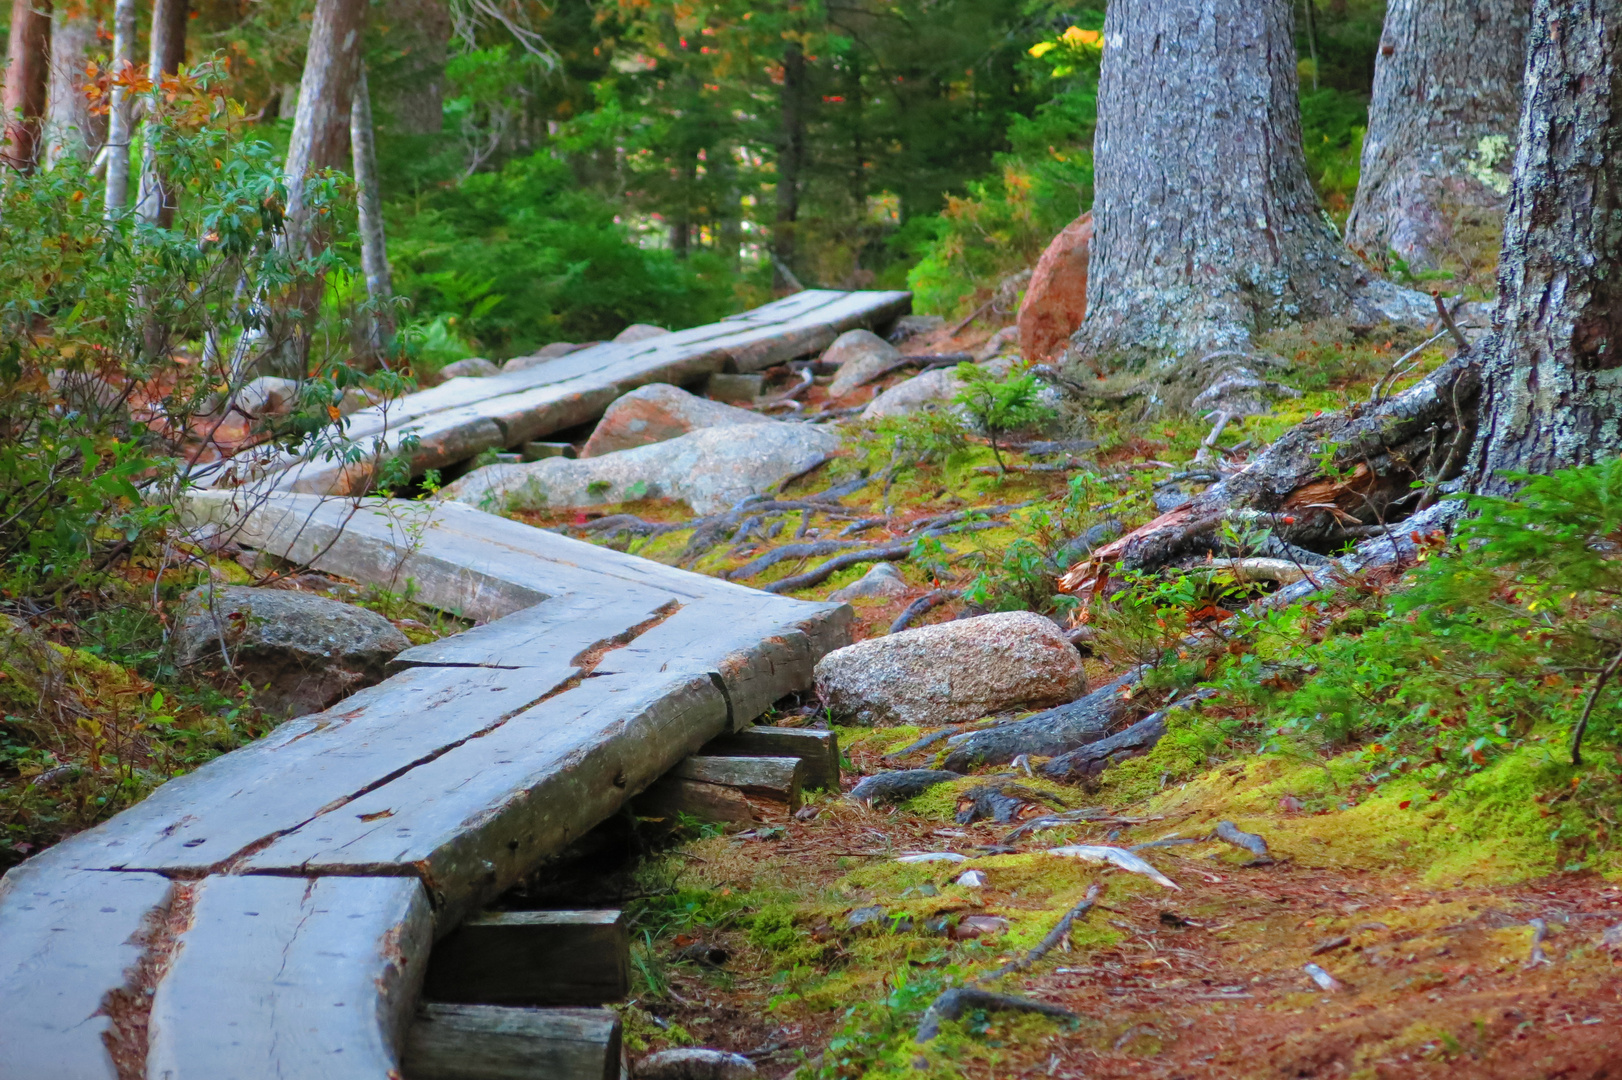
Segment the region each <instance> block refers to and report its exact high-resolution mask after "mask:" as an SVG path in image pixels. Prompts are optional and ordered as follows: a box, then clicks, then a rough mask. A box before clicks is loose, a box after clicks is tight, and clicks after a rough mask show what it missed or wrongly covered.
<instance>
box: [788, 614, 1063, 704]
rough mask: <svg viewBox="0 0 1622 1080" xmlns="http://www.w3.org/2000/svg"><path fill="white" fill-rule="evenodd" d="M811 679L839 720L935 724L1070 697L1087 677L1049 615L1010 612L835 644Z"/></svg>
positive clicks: (1050, 702) (1054, 702)
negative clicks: (850, 643)
mask: <svg viewBox="0 0 1622 1080" xmlns="http://www.w3.org/2000/svg"><path fill="white" fill-rule="evenodd" d="M816 684H817V694H818V695H819V696H820V698H821V699H822V702H823V704H824V705H826V706H827V707H828V708H829V709H830V710H832V712H833V714H834V716H836V717H840V718H846V719H849V720H851V721H853V722H854V723H858V724H928V725H931V726H939V725H941V724H953V723H958V722H961V721H964V720H976V719H979V718H980V717H982V716H986V715H988V714H990V713H994V712H1000V711H1002V710H1005V709H1013V708H1045V707H1047V706H1050V705H1060V704H1063V703H1065V702H1069V701H1074V700H1075V699H1076V698H1077V697H1079V696H1080V695H1081V693H1082V691H1083V689H1085V687H1086V677H1085V675H1084V673H1083V670H1082V665H1081V656H1080V654H1078V653H1077V652H1076V650H1075V649H1074V648H1072V647H1071V645H1070V642H1068V641H1066V640H1065V637H1064V635H1063V634H1062V633H1061V632H1060V631H1059V628H1058V627H1056V626H1054V625H1053V622H1052V621H1051V620H1049V619H1045V618H1043V617H1042V616H1040V615H1036V614H1033V613H1032V612H1029V611H1010V612H1002V613H999V614H995V615H982V616H979V617H978V618H973V619H960V620H957V621H955V622H949V623H941V624H938V625H935V626H925V627H920V628H918V629H915V630H907V631H903V632H902V633H899V634H890V635H887V636H885V637H881V638H870V639H868V640H867V641H860V642H857V643H856V644H855V645H847V646H846V647H845V648H843V649H835V650H834V651H833V652H831V653H829V654H828V655H827V656H824V657H823V658H822V660H821V661H820V662H818V664H817V667H816Z"/></svg>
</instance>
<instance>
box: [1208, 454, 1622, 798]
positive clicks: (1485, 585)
mask: <svg viewBox="0 0 1622 1080" xmlns="http://www.w3.org/2000/svg"><path fill="white" fill-rule="evenodd" d="M1518 479H1522V480H1525V481H1526V485H1525V487H1524V488H1522V490H1521V491H1520V492H1519V493H1518V494H1517V495H1516V496H1514V497H1513V498H1507V499H1506V498H1475V499H1472V500H1471V508H1472V509H1473V510H1474V511H1476V512H1477V513H1478V514H1479V516H1478V517H1476V518H1475V519H1473V520H1470V521H1467V522H1466V523H1465V524H1464V525H1463V526H1462V528H1461V530H1460V538H1459V540H1458V541H1457V543H1455V544H1453V545H1451V546H1449V547H1447V548H1444V549H1440V550H1437V551H1436V552H1435V554H1434V555H1433V556H1432V557H1431V558H1429V559H1427V560H1426V562H1425V563H1424V565H1422V566H1421V567H1419V568H1418V569H1417V570H1415V571H1413V572H1412V577H1413V583H1412V584H1411V585H1410V586H1409V587H1407V588H1404V589H1403V590H1401V591H1399V592H1397V593H1394V594H1392V595H1391V596H1389V597H1385V598H1383V600H1382V598H1381V597H1379V596H1378V595H1377V594H1370V597H1369V599H1368V601H1367V606H1365V607H1362V608H1353V609H1351V610H1350V611H1348V612H1346V613H1345V614H1344V615H1341V616H1340V617H1339V618H1337V619H1334V620H1329V621H1324V620H1322V619H1319V618H1316V617H1314V616H1313V615H1312V614H1311V613H1310V611H1308V610H1303V609H1295V610H1292V611H1288V612H1275V613H1270V614H1268V615H1265V616H1262V617H1260V618H1258V619H1256V620H1254V621H1253V623H1252V625H1251V627H1250V630H1249V634H1250V636H1251V637H1252V638H1254V640H1255V641H1256V642H1257V647H1256V652H1255V653H1253V654H1251V655H1249V656H1247V657H1245V658H1244V659H1243V660H1242V661H1241V662H1239V663H1237V664H1236V665H1235V666H1234V667H1233V668H1232V669H1230V670H1229V671H1228V672H1227V674H1226V675H1225V676H1224V677H1223V678H1222V680H1221V681H1220V685H1221V686H1222V688H1223V689H1224V690H1226V691H1227V692H1228V693H1229V694H1230V695H1231V696H1232V697H1233V698H1234V699H1235V700H1238V701H1248V702H1251V703H1253V704H1256V705H1259V706H1261V707H1262V708H1263V710H1264V713H1263V715H1264V716H1265V717H1266V719H1265V724H1266V728H1267V731H1268V732H1269V736H1268V738H1269V739H1270V740H1271V741H1269V742H1268V743H1267V744H1266V745H1267V746H1276V747H1282V746H1286V745H1289V744H1290V743H1291V742H1297V743H1305V744H1306V745H1309V746H1316V747H1321V748H1323V749H1327V750H1341V749H1344V748H1346V747H1348V746H1352V745H1355V744H1357V743H1359V742H1364V741H1369V740H1373V744H1372V746H1371V748H1370V749H1369V751H1368V753H1369V768H1370V776H1371V779H1372V781H1373V782H1383V781H1385V780H1387V779H1392V778H1395V777H1398V776H1406V777H1408V778H1410V779H1412V780H1417V781H1419V782H1421V783H1423V784H1425V785H1426V786H1429V787H1432V788H1446V787H1450V786H1452V785H1454V784H1457V783H1460V782H1461V781H1463V780H1464V779H1466V778H1468V777H1470V776H1473V775H1475V774H1477V773H1480V772H1482V771H1483V770H1487V769H1490V768H1492V767H1493V766H1494V764H1495V763H1496V762H1498V761H1499V760H1500V759H1503V758H1505V757H1506V756H1510V755H1513V754H1514V753H1515V752H1516V751H1517V750H1519V749H1521V748H1523V747H1531V746H1535V745H1539V744H1544V743H1548V744H1550V745H1549V747H1548V749H1547V750H1546V751H1545V757H1548V758H1552V759H1554V760H1561V759H1564V760H1565V761H1568V762H1569V760H1570V754H1569V751H1557V750H1556V749H1555V748H1556V747H1560V746H1562V745H1563V744H1565V743H1566V742H1568V741H1569V739H1570V734H1571V731H1572V728H1573V726H1574V724H1575V723H1576V720H1577V718H1578V716H1579V715H1580V714H1581V712H1582V710H1583V707H1584V705H1585V702H1586V700H1587V698H1588V696H1589V695H1590V694H1591V693H1593V687H1594V677H1595V675H1596V674H1597V673H1598V672H1599V671H1600V670H1601V669H1602V668H1604V667H1605V665H1606V664H1607V663H1608V661H1609V660H1610V659H1611V658H1612V657H1613V656H1615V655H1616V654H1617V653H1618V652H1619V651H1622V618H1619V617H1618V615H1617V612H1616V607H1615V600H1616V597H1617V595H1618V590H1619V588H1622V566H1619V564H1618V562H1617V560H1616V556H1615V547H1614V541H1613V540H1612V539H1611V538H1612V537H1614V536H1615V535H1616V534H1617V531H1618V529H1619V528H1622V463H1619V462H1609V463H1605V464H1602V465H1595V466H1590V467H1587V468H1582V469H1571V470H1565V471H1562V472H1558V473H1555V474H1554V475H1552V476H1545V477H1521V478H1518ZM1314 638H1321V640H1314ZM1280 663H1283V664H1287V665H1290V666H1293V667H1295V668H1297V669H1298V670H1305V671H1316V672H1318V674H1314V675H1312V676H1310V677H1307V678H1306V679H1305V681H1303V682H1301V684H1300V685H1299V686H1298V687H1296V688H1295V689H1293V690H1270V689H1268V688H1267V686H1266V683H1267V682H1268V677H1267V675H1266V673H1265V671H1264V670H1263V668H1264V667H1265V666H1268V665H1272V666H1274V667H1275V668H1276V666H1277V665H1278V664H1280ZM1273 682H1274V683H1275V685H1276V683H1277V680H1276V679H1275V680H1273ZM1619 705H1622V693H1619V691H1618V689H1617V688H1616V687H1615V686H1607V687H1606V688H1605V689H1604V691H1603V692H1602V693H1600V694H1599V696H1598V697H1597V699H1596V701H1595V707H1594V710H1593V716H1592V719H1591V720H1590V722H1589V728H1588V739H1589V740H1590V742H1592V743H1594V744H1597V745H1599V746H1602V747H1607V748H1615V747H1617V746H1618V745H1619V742H1622V727H1619V720H1622V714H1619V711H1618V710H1619ZM1556 755H1558V756H1556ZM1555 774H1561V770H1560V769H1556V770H1555ZM1559 778H1560V779H1564V775H1563V774H1561V775H1560V776H1559Z"/></svg>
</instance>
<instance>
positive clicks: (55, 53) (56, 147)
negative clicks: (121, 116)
mask: <svg viewBox="0 0 1622 1080" xmlns="http://www.w3.org/2000/svg"><path fill="white" fill-rule="evenodd" d="M95 45H96V19H95V16H94V15H92V14H91V12H90V11H89V9H88V8H83V7H73V8H67V7H61V8H57V9H56V10H54V11H52V12H51V63H50V69H51V74H50V79H49V87H48V89H47V92H46V106H45V167H46V168H51V167H52V166H54V165H55V164H56V163H57V162H59V161H61V160H62V159H63V158H65V157H76V158H78V159H79V160H81V161H89V160H90V158H91V156H92V155H93V154H94V153H95V151H96V148H97V147H99V146H100V145H101V144H102V141H103V140H104V139H106V137H107V121H106V118H105V117H100V116H95V115H92V114H91V112H90V99H89V98H87V97H85V93H84V81H85V65H86V64H87V63H89V61H90V54H91V51H92V50H93V49H94V48H95Z"/></svg>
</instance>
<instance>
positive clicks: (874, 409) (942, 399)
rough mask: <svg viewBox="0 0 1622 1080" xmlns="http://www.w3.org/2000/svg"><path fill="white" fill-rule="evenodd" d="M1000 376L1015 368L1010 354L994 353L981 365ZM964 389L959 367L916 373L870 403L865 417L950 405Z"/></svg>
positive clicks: (863, 413)
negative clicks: (958, 375)
mask: <svg viewBox="0 0 1622 1080" xmlns="http://www.w3.org/2000/svg"><path fill="white" fill-rule="evenodd" d="M978 366H979V367H981V368H984V369H985V370H986V371H989V372H991V373H992V374H993V375H996V376H997V377H999V378H1001V377H1002V376H1004V375H1007V374H1008V373H1009V372H1010V371H1011V370H1013V366H1014V361H1013V358H1012V357H1008V356H994V357H993V358H991V359H989V360H986V361H984V362H982V363H980V364H979V365H978ZM962 389H963V380H962V379H960V378H958V377H957V369H956V368H936V369H935V370H934V371H925V372H922V373H920V374H918V375H914V376H913V377H912V378H910V379H908V380H907V381H906V382H902V383H896V384H895V385H894V386H892V387H890V388H889V389H888V390H886V391H884V393H882V394H880V395H879V396H878V397H876V398H874V399H873V400H872V401H870V402H868V404H867V408H865V409H863V410H862V419H863V420H878V419H880V418H882V417H886V416H904V415H906V414H907V413H913V412H918V411H919V410H920V409H929V408H940V407H943V406H946V405H949V404H951V401H952V399H953V398H955V397H956V396H957V395H958V393H959V392H960V391H961V390H962Z"/></svg>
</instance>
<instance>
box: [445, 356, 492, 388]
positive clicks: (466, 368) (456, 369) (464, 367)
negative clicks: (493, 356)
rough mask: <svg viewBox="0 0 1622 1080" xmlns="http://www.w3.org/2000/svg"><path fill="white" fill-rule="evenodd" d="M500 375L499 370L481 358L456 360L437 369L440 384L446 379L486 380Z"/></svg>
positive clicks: (472, 357) (473, 357) (471, 357)
mask: <svg viewBox="0 0 1622 1080" xmlns="http://www.w3.org/2000/svg"><path fill="white" fill-rule="evenodd" d="M500 374H501V369H500V368H498V367H496V365H494V364H492V363H491V362H490V361H488V360H486V359H485V358H484V357H482V356H470V357H468V358H467V359H466V360H458V361H456V362H455V363H454V364H446V365H445V366H444V367H442V368H440V369H439V378H440V381H441V382H444V381H446V380H448V379H487V378H489V377H490V376H492V375H500Z"/></svg>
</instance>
